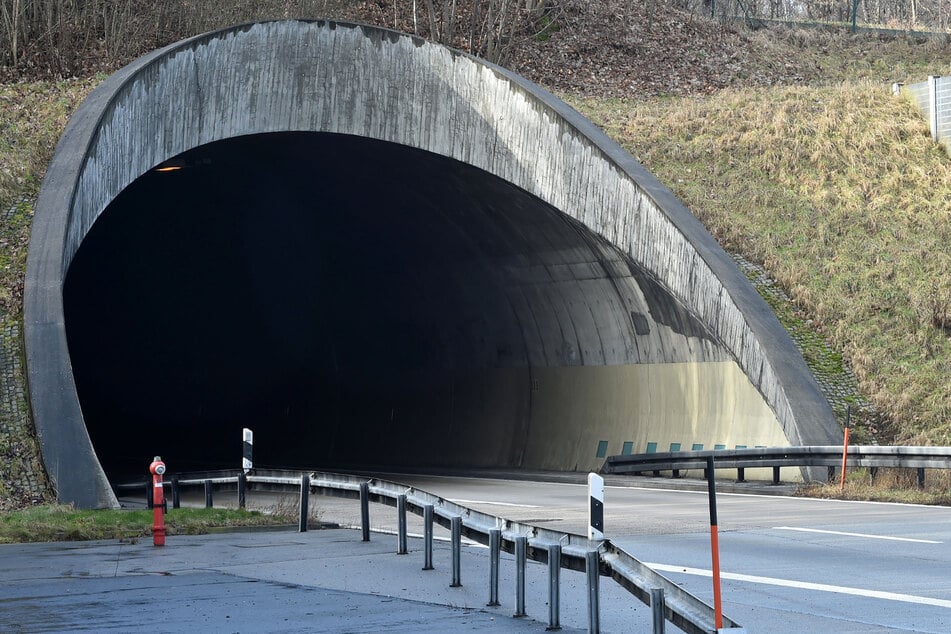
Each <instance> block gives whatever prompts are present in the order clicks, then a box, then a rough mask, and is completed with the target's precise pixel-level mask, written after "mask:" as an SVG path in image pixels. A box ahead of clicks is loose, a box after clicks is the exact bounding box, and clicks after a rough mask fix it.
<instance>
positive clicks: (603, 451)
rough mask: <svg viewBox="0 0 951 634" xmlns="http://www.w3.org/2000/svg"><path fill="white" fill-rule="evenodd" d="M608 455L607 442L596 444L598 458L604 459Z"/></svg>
mask: <svg viewBox="0 0 951 634" xmlns="http://www.w3.org/2000/svg"><path fill="white" fill-rule="evenodd" d="M607 455H608V441H606V440H602V441H600V442H599V443H598V453H597V457H598V458H606V457H607Z"/></svg>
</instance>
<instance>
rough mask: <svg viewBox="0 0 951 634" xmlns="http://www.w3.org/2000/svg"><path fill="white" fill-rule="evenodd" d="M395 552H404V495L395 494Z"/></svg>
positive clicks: (398, 553)
mask: <svg viewBox="0 0 951 634" xmlns="http://www.w3.org/2000/svg"><path fill="white" fill-rule="evenodd" d="M396 535H397V545H396V554H397V555H405V554H406V495H403V494H401V495H398V496H396Z"/></svg>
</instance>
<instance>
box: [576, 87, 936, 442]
mask: <svg viewBox="0 0 951 634" xmlns="http://www.w3.org/2000/svg"><path fill="white" fill-rule="evenodd" d="M576 105H578V106H579V107H580V108H581V109H582V110H583V111H585V112H586V113H588V114H589V115H590V116H592V118H594V120H595V121H597V122H600V123H602V124H603V125H604V126H605V128H606V129H607V131H608V133H609V134H612V135H613V136H615V138H617V139H619V140H620V141H621V143H622V144H623V145H624V146H625V147H627V149H629V150H630V151H631V152H632V153H633V154H634V155H635V156H636V157H638V158H639V159H640V160H641V161H642V162H643V163H644V164H645V165H646V167H647V168H648V169H650V170H651V171H652V172H653V173H654V174H655V175H657V176H658V178H660V179H661V180H662V181H664V182H665V183H666V184H667V185H669V186H670V187H671V189H673V190H674V192H675V193H676V194H677V195H678V196H679V197H680V198H681V199H682V200H684V201H685V202H686V203H687V205H688V206H689V207H690V208H691V209H692V210H693V211H694V213H695V214H696V215H697V216H698V217H699V218H700V219H701V220H703V222H704V223H705V224H706V225H707V227H708V228H709V229H710V230H711V232H712V233H713V234H714V235H715V236H716V237H717V238H718V239H719V240H720V242H721V243H723V244H724V246H726V247H727V248H728V249H731V250H735V251H738V252H740V253H742V254H743V255H745V256H746V257H747V258H750V259H752V260H754V261H757V262H762V263H764V265H765V267H766V269H767V270H768V271H769V273H770V274H771V276H772V277H774V278H775V279H776V280H778V281H779V282H780V283H781V284H782V285H783V286H784V287H785V288H786V289H787V291H788V292H789V294H790V295H791V296H792V297H793V298H794V299H795V301H796V302H797V303H798V304H799V305H800V306H801V307H803V308H804V309H805V310H806V311H807V312H808V313H809V314H810V315H812V316H813V317H814V318H815V319H816V322H817V324H818V326H819V328H820V329H821V330H822V331H824V333H825V334H826V335H827V336H828V337H830V338H831V340H832V341H833V343H834V344H835V345H836V346H837V347H838V348H840V349H841V350H842V351H843V352H844V354H845V356H846V358H847V359H848V360H849V361H850V362H851V364H852V365H853V367H854V370H855V372H856V375H857V376H858V378H859V380H860V385H861V387H862V389H863V392H865V393H866V394H868V395H869V396H870V398H871V399H872V400H873V401H874V402H875V404H876V405H877V406H878V407H879V408H880V409H881V410H882V411H885V412H887V413H888V414H889V415H890V416H891V417H892V419H893V421H894V422H895V429H894V430H892V433H891V434H889V435H888V437H886V438H883V440H887V441H889V442H909V443H927V444H951V338H949V335H951V332H949V331H948V330H947V329H945V328H942V327H941V320H942V319H945V320H947V317H948V313H949V311H951V249H949V248H948V245H949V244H951V161H949V159H948V156H947V155H946V154H945V153H944V151H943V150H941V149H940V148H939V147H938V146H935V145H934V144H933V143H932V142H931V140H930V137H929V134H928V129H927V125H926V124H925V122H924V121H923V120H922V117H921V115H920V114H919V113H917V112H916V111H915V108H914V107H913V105H912V104H910V103H909V102H908V101H907V100H905V99H902V98H895V97H893V96H892V95H891V94H890V91H889V88H888V87H887V86H885V85H879V84H873V83H870V82H849V83H839V84H834V85H828V86H820V87H805V86H794V87H778V88H769V89H747V90H739V91H725V92H722V93H719V94H717V95H715V96H712V97H707V98H684V99H663V100H660V99H654V100H648V101H643V102H634V101H629V102H621V101H617V100H615V101H611V102H603V101H598V100H581V101H576Z"/></svg>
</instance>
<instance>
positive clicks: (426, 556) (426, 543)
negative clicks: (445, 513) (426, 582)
mask: <svg viewBox="0 0 951 634" xmlns="http://www.w3.org/2000/svg"><path fill="white" fill-rule="evenodd" d="M432 569H433V505H432V504H427V505H426V506H424V507H423V570H432Z"/></svg>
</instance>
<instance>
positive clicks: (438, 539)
mask: <svg viewBox="0 0 951 634" xmlns="http://www.w3.org/2000/svg"><path fill="white" fill-rule="evenodd" d="M349 528H360V527H359V526H357V525H353V526H350V527H349ZM370 532H371V533H379V534H380V535H399V533H398V532H396V531H394V530H393V529H391V528H371V529H370ZM406 536H407V537H415V538H417V539H423V538H424V537H425V535H421V534H419V533H410V532H407V533H406ZM433 541H434V542H446V543H447V544H449V543H452V538H451V537H443V536H441V535H433ZM460 543H461V544H462V545H463V546H472V547H474V548H486V549H487V548H488V546H486V545H485V544H480V543H479V542H477V541H474V540H471V539H469V538H468V537H463V538H462V539H461V540H460Z"/></svg>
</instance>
